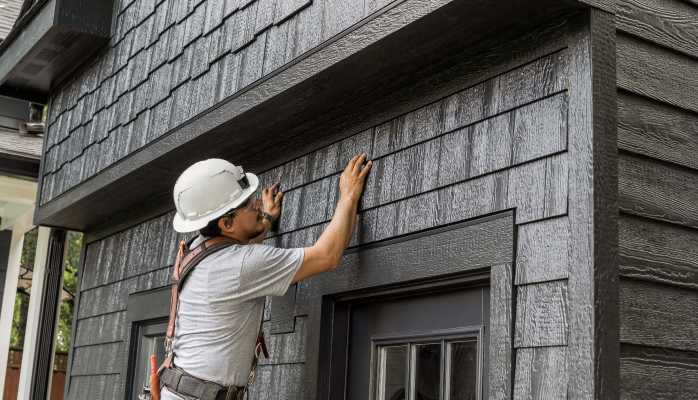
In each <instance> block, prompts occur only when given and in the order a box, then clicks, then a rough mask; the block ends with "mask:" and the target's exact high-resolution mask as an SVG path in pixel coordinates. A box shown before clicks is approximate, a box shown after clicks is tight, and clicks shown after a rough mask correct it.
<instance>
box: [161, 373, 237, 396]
mask: <svg viewBox="0 0 698 400" xmlns="http://www.w3.org/2000/svg"><path fill="white" fill-rule="evenodd" d="M160 382H162V383H164V384H165V385H166V386H167V389H168V390H170V391H171V392H174V393H177V394H178V395H180V396H184V397H185V398H186V399H187V400H194V399H199V400H235V399H237V396H238V393H239V392H240V391H241V390H243V389H244V387H237V386H221V385H219V384H217V383H213V382H209V381H205V380H203V379H199V378H196V377H193V376H191V375H189V374H187V373H186V372H184V370H183V369H182V368H165V369H163V370H162V372H161V373H160Z"/></svg>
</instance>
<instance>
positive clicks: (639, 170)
mask: <svg viewBox="0 0 698 400" xmlns="http://www.w3.org/2000/svg"><path fill="white" fill-rule="evenodd" d="M696 199H698V172H696V171H691V170H687V169H683V168H676V167H674V166H671V165H667V164H665V163H661V162H657V161H654V160H652V159H650V158H645V157H635V156H626V155H621V157H620V158H619V160H618V207H619V209H620V210H621V211H623V212H626V213H629V214H634V215H638V216H642V217H647V218H652V219H658V220H661V221H666V222H671V223H675V224H679V225H684V226H689V227H694V228H695V227H698V202H696Z"/></svg>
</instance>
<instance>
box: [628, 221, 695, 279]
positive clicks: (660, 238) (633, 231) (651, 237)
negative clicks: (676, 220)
mask: <svg viewBox="0 0 698 400" xmlns="http://www.w3.org/2000/svg"><path fill="white" fill-rule="evenodd" d="M619 222H620V231H619V233H620V236H619V265H620V274H621V275H622V276H625V277H629V278H634V279H641V280H647V281H654V282H659V283H664V284H669V285H675V286H681V287H687V288H692V289H698V235H697V234H696V232H695V230H694V229H692V228H687V227H683V226H680V225H676V224H671V223H668V222H662V221H658V220H653V219H649V218H643V217H638V216H634V215H627V214H621V217H620V220H619Z"/></svg>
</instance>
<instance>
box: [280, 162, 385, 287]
mask: <svg viewBox="0 0 698 400" xmlns="http://www.w3.org/2000/svg"><path fill="white" fill-rule="evenodd" d="M364 160H366V154H362V155H360V156H356V157H354V158H352V159H351V161H349V165H347V167H346V168H345V169H344V172H342V176H341V178H340V179H339V190H340V191H341V193H342V195H341V198H340V200H339V202H338V203H337V208H336V209H335V212H334V217H332V221H331V222H330V225H329V226H328V227H327V228H326V229H325V232H323V233H322V236H320V238H319V239H318V240H317V242H316V243H315V245H314V246H313V247H306V248H304V249H303V250H304V251H305V256H304V258H303V263H302V264H301V267H300V269H299V270H298V272H297V273H296V276H295V277H294V278H293V282H294V283H295V282H298V281H301V280H303V279H306V278H309V277H311V276H315V275H319V274H322V273H323V272H327V271H330V270H332V269H335V268H337V265H339V259H340V258H341V257H342V254H344V251H345V250H346V249H347V246H349V241H350V240H351V237H352V235H353V234H354V225H355V223H356V210H357V207H358V204H359V198H360V197H361V193H362V192H363V188H364V181H365V179H366V175H367V174H368V171H370V170H371V165H372V162H371V161H369V162H368V164H367V165H366V167H364V168H363V169H361V166H362V165H363V162H364Z"/></svg>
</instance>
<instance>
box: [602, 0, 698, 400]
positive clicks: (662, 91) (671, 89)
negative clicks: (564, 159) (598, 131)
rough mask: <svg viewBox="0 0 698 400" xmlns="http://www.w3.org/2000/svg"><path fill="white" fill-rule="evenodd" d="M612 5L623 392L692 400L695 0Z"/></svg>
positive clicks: (696, 286) (697, 116) (697, 110)
mask: <svg viewBox="0 0 698 400" xmlns="http://www.w3.org/2000/svg"><path fill="white" fill-rule="evenodd" d="M617 10H618V13H617V17H616V21H617V27H618V42H617V43H618V44H617V60H618V89H619V90H618V150H619V153H620V158H619V161H618V172H619V185H618V191H619V207H620V224H619V226H620V236H619V237H620V250H619V251H620V260H619V264H620V307H621V308H620V317H621V318H620V323H621V326H620V335H621V337H620V340H621V391H622V392H621V398H624V399H635V398H640V397H642V398H656V399H688V398H696V397H698V353H697V352H698V332H697V331H696V329H695V326H696V325H697V324H698V273H697V271H698V269H697V268H698V201H697V200H698V72H697V71H698V3H697V2H695V1H692V0H688V1H678V0H621V1H619V2H618V9H617Z"/></svg>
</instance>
